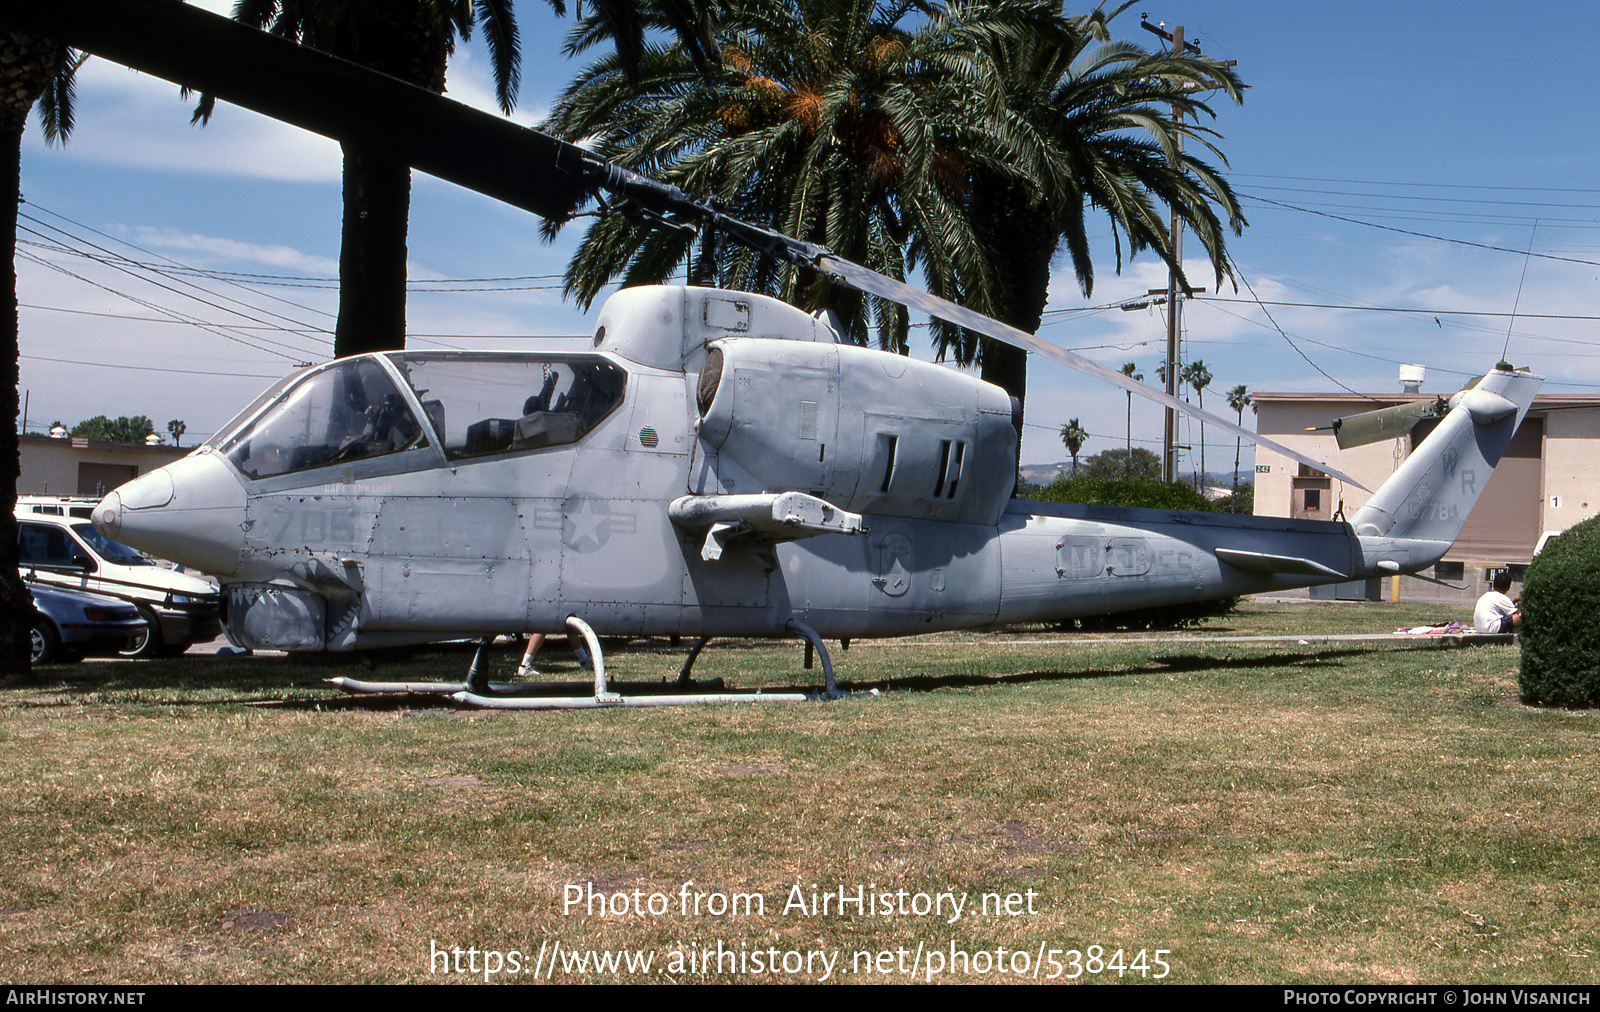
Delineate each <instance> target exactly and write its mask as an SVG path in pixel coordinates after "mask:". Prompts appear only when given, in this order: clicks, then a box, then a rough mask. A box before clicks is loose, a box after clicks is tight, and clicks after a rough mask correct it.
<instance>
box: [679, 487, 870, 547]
mask: <svg viewBox="0 0 1600 1012" xmlns="http://www.w3.org/2000/svg"><path fill="white" fill-rule="evenodd" d="M667 516H669V517H670V518H671V519H672V522H673V523H674V524H676V525H677V526H679V527H681V528H683V529H684V530H688V531H696V532H698V531H705V543H704V545H703V546H702V547H701V549H700V557H701V558H702V559H704V560H706V561H707V562H714V561H716V560H717V559H720V558H722V553H723V551H724V550H725V549H726V548H727V547H728V546H729V545H730V544H731V543H733V542H735V541H740V540H743V541H746V542H749V543H752V544H761V545H773V544H777V543H778V542H781V541H798V540H799V539H801V538H810V537H815V536H816V535H818V534H865V533H867V530H868V528H867V526H866V524H864V523H862V518H861V515H860V514H859V513H851V512H850V511H849V510H842V509H840V508H838V507H837V506H834V505H833V504H832V503H829V502H827V501H826V500H823V499H818V498H817V497H816V496H814V495H806V494H805V493H804V492H766V493H759V494H754V495H686V496H680V497H678V498H677V499H674V500H673V501H672V503H671V505H669V506H668V507H667Z"/></svg>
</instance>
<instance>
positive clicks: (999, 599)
mask: <svg viewBox="0 0 1600 1012" xmlns="http://www.w3.org/2000/svg"><path fill="white" fill-rule="evenodd" d="M594 345H595V347H594V350H593V351H591V352H584V353H572V354H560V353H552V354H543V353H522V352H513V353H478V352H426V353H424V352H394V353H388V354H384V355H375V356H362V357H358V358H354V359H346V360H340V361H338V362H333V363H329V364H327V365H325V366H320V367H316V368H313V369H310V370H307V371H305V372H304V373H301V374H297V375H296V376H294V377H291V378H289V379H287V380H285V381H282V382H280V383H279V384H277V385H276V386H275V387H274V388H272V389H271V390H269V391H268V392H267V393H266V394H264V395H263V396H262V397H261V398H259V399H258V400H257V402H256V403H255V404H254V405H252V406H251V407H250V408H248V409H246V411H245V412H243V413H241V414H240V415H239V416H238V417H237V418H236V419H235V420H234V422H232V423H230V424H229V425H228V426H227V427H225V428H224V429H223V430H222V431H221V432H220V433H219V434H218V436H217V437H215V438H214V439H213V440H212V441H210V442H208V443H207V444H206V445H205V446H204V447H202V448H200V449H199V450H198V451H197V452H196V453H194V454H192V455H190V456H189V457H186V458H184V459H182V460H180V461H177V462H175V463H173V464H172V465H169V466H168V467H166V468H163V469H161V470H160V471H157V472H152V473H151V474H148V475H145V476H142V477H140V478H139V479H136V480H135V481H134V482H132V483H130V484H128V485H126V486H123V487H122V488H121V489H118V490H117V491H116V492H114V493H112V494H111V495H110V496H107V498H106V499H105V501H104V502H103V503H102V504H101V505H100V506H99V507H97V508H96V509H95V511H94V521H95V523H96V525H97V526H99V527H101V529H102V530H104V531H105V532H106V533H107V534H109V535H111V536H113V537H116V538H118V539H119V540H122V541H124V542H126V543H128V544H131V545H133V546H135V547H138V548H141V549H143V550H145V551H148V552H151V553H152V554H156V555H160V556H163V557H166V558H170V559H173V560H175V561H178V562H182V563H184V564H185V565H189V566H192V567H195V568H199V569H202V570H205V571H207V572H210V573H213V574H215V575H216V576H217V577H218V578H219V579H221V580H222V582H223V584H224V586H225V588H226V589H227V592H228V596H229V607H228V626H229V633H230V635H231V636H232V637H233V639H234V640H235V641H236V642H239V643H241V644H243V645H248V646H255V647H278V648H283V649H290V650H349V649H359V648H363V647H368V646H381V645H390V644H399V643H407V642H420V641H426V640H432V639H440V638H447V637H450V636H461V635H471V634H483V633H494V632H524V631H541V632H554V631H557V630H560V629H562V628H563V626H564V623H565V622H566V619H567V617H568V616H571V615H576V616H578V617H579V618H581V619H583V620H584V621H585V622H587V623H589V625H590V626H592V627H593V629H594V630H596V631H597V632H599V633H601V634H602V635H669V634H682V635H689V636H698V635H718V636H763V635H780V634H783V633H784V631H785V630H786V628H787V626H788V623H789V622H790V621H791V620H797V621H799V622H803V623H805V624H806V625H808V626H810V627H811V628H812V629H814V630H816V632H817V633H819V634H820V635H822V636H825V637H830V638H837V637H852V638H853V637H883V636H900V635H907V634H912V633H918V632H926V631H931V630H938V629H955V628H971V627H981V626H987V625H993V624H997V623H1009V622H1019V621H1041V620H1059V619H1066V618H1071V617H1075V616H1083V615H1093V614H1103V613H1107V612H1115V611H1123V610H1128V609H1135V608H1143V607H1151V606H1156V605H1165V604H1173V603H1178V602H1184V601H1195V600H1204V599H1208V598H1216V597H1225V596H1233V595H1238V594H1245V593H1254V592H1260V591H1265V590H1272V589H1280V588H1285V587H1292V586H1305V585H1308V584H1313V583H1320V582H1333V581H1338V580H1347V579H1353V578H1359V577H1362V576H1372V575H1379V574H1382V573H1389V572H1402V571H1413V570H1415V569H1419V568H1422V567H1423V566H1426V565H1431V564H1432V563H1433V562H1434V561H1436V560H1437V559H1438V558H1439V557H1440V556H1442V555H1443V554H1444V551H1445V550H1446V549H1447V548H1448V547H1449V543H1450V540H1451V539H1453V537H1454V534H1453V533H1452V532H1450V531H1449V530H1448V529H1447V528H1448V525H1449V522H1454V523H1455V529H1457V530H1458V529H1459V521H1460V520H1463V519H1464V516H1465V510H1469V509H1470V508H1471V499H1475V497H1476V492H1477V490H1478V487H1479V486H1481V483H1482V481H1484V480H1487V474H1488V471H1489V470H1492V467H1493V461H1494V460H1495V459H1498V455H1499V450H1497V449H1495V447H1494V445H1492V444H1493V443H1494V439H1489V440H1488V443H1487V444H1486V443H1485V438H1486V433H1488V434H1489V435H1493V436H1494V438H1495V439H1498V438H1500V436H1499V435H1498V434H1497V433H1499V430H1500V429H1505V427H1506V423H1507V421H1508V419H1507V418H1506V413H1505V411H1503V410H1501V411H1500V413H1499V415H1494V410H1490V409H1488V408H1485V409H1483V410H1482V411H1480V415H1481V416H1482V418H1483V420H1484V421H1483V424H1482V425H1479V424H1477V423H1476V422H1474V421H1472V420H1471V419H1469V420H1468V421H1467V422H1466V423H1465V426H1466V427H1465V428H1464V429H1463V428H1462V426H1461V424H1457V425H1455V427H1454V429H1451V428H1450V425H1449V424H1448V420H1447V423H1446V424H1442V425H1441V426H1440V429H1441V430H1449V431H1453V432H1455V435H1454V436H1449V434H1448V432H1447V438H1452V439H1456V440H1457V441H1458V442H1459V443H1460V444H1461V445H1460V446H1456V445H1455V444H1451V448H1450V450H1449V453H1441V454H1437V455H1436V456H1439V457H1440V460H1441V461H1443V460H1444V459H1445V457H1449V460H1450V462H1451V463H1450V466H1451V468H1452V470H1451V471H1450V476H1449V477H1450V478H1451V479H1452V480H1453V479H1454V478H1455V477H1456V476H1457V475H1456V472H1457V470H1460V469H1461V461H1462V460H1464V459H1466V458H1464V457H1463V456H1462V454H1463V453H1473V452H1476V453H1479V454H1480V455H1481V456H1483V457H1485V458H1486V459H1484V460H1483V461H1482V463H1480V464H1479V465H1477V470H1476V472H1474V474H1473V476H1472V477H1471V479H1470V481H1468V480H1466V477H1465V476H1464V475H1463V476H1462V479H1463V480H1461V481H1459V482H1456V483H1455V484H1452V483H1451V481H1446V480H1443V479H1441V478H1440V477H1439V476H1437V475H1436V476H1435V477H1434V479H1433V484H1432V485H1429V484H1428V482H1427V481H1426V480H1421V479H1415V478H1413V479H1408V480H1410V481H1412V484H1413V485H1416V484H1419V483H1420V484H1421V485H1422V486H1423V487H1424V488H1425V489H1426V491H1425V493H1424V495H1423V497H1422V499H1418V497H1417V496H1415V495H1412V496H1411V497H1410V499H1407V498H1406V495H1405V494H1403V490H1402V492H1395V491H1392V490H1391V491H1389V493H1388V496H1387V498H1384V493H1383V490H1380V496H1379V498H1378V499H1375V500H1374V501H1375V502H1379V501H1382V502H1389V503H1390V511H1391V512H1392V513H1394V514H1395V515H1396V516H1398V517H1401V518H1402V519H1403V518H1404V517H1411V520H1410V521H1408V522H1406V523H1402V522H1401V521H1400V520H1396V519H1395V518H1393V517H1389V516H1388V515H1387V514H1385V515H1383V516H1379V517H1377V518H1376V519H1377V521H1378V522H1374V520H1373V518H1370V517H1369V518H1368V520H1367V521H1366V522H1364V523H1358V524H1357V525H1352V524H1344V523H1329V522H1317V521H1303V520H1283V519H1275V518H1265V517H1252V516H1246V517H1237V516H1228V515H1225V514H1210V513H1190V512H1182V511H1174V510H1141V509H1117V508H1109V507H1093V506H1073V505H1058V504H1047V503H1029V502H1023V501H1012V500H1010V499H1009V491H1010V486H1011V482H1012V478H1013V471H1012V468H1013V465H1014V460H1015V445H1016V444H1015V439H1016V429H1015V427H1014V424H1013V420H1012V405H1011V402H1010V400H1009V398H1007V397H1006V395H1005V394H1004V393H1003V392H1002V391H1000V390H998V388H995V387H992V386H989V385H987V384H984V383H982V382H980V381H978V380H977V379H975V378H973V377H970V376H967V375H964V374H962V373H959V372H956V371H953V370H949V369H945V368H943V367H940V366H937V365H933V364H930V363H925V362H919V361H915V360H911V359H908V358H905V357H903V356H897V355H892V354H889V353H885V352H880V351H874V350H870V349H866V348H860V347H857V346H854V345H850V344H844V343H840V342H839V341H838V340H837V338H836V336H835V334H834V333H833V331H832V330H831V329H830V328H829V326H828V324H827V322H826V320H825V319H824V318H822V317H812V316H808V315H806V314H805V313H803V312H801V311H799V310H796V309H794V308H793V307H790V306H787V305H785V304H783V303H781V302H777V301H775V300H771V299H766V298H763V297H761V296H754V295H747V294H743V293H731V292H720V291H714V290H708V289H692V288H667V287H652V288H642V289H631V290H628V291H625V292H623V293H619V295H617V296H614V297H613V298H612V299H611V300H610V301H609V302H608V303H607V305H606V306H605V307H604V309H603V310H602V312H601V314H600V319H599V323H598V327H597V331H596V335H595V341H594ZM1491 375H1492V376H1494V375H1497V374H1491ZM1505 375H1510V374H1505ZM1524 385H1526V384H1524ZM1532 385H1533V386H1534V387H1536V386H1537V380H1533V381H1532ZM1518 389H1519V390H1520V389H1521V388H1518ZM1485 396H1490V397H1492V396H1498V395H1488V394H1486V395H1485ZM1531 398H1532V392H1531V390H1529V391H1527V393H1526V397H1525V398H1521V397H1520V395H1519V400H1522V401H1524V402H1523V403H1520V404H1513V405H1512V406H1511V407H1512V414H1514V415H1515V416H1516V417H1515V418H1511V419H1509V425H1510V429H1508V430H1506V431H1505V432H1504V433H1503V436H1504V440H1505V441H1509V438H1510V431H1512V430H1514V428H1515V424H1516V421H1517V420H1518V419H1520V415H1521V412H1523V411H1526V408H1527V403H1526V401H1531ZM1485 403H1487V402H1485ZM1507 403H1508V404H1509V403H1510V402H1509V401H1508V402H1507ZM1491 407H1493V406H1491ZM1519 408H1520V410H1518V409H1519ZM1495 410H1499V409H1498V408H1496V409H1495ZM1491 415H1494V417H1492V418H1491V417H1490V416H1491ZM1491 430H1492V431H1491ZM1430 438H1433V437H1430ZM1469 444H1470V446H1469ZM1425 445H1426V444H1425ZM1500 449H1503V443H1502V444H1500ZM1451 454H1453V456H1451ZM1417 456H1423V454H1422V453H1421V451H1420V450H1419V453H1418V455H1417ZM1467 463H1468V464H1470V463H1471V461H1470V460H1469V461H1467ZM1417 466H1418V467H1422V466H1423V465H1422V464H1420V463H1419V464H1418V465H1417ZM1440 466H1441V467H1442V466H1443V464H1442V463H1441V464H1440ZM1436 470H1437V468H1436ZM1396 480H1399V479H1398V477H1397V479H1396ZM1456 485H1459V486H1460V490H1467V489H1468V486H1469V485H1470V486H1471V489H1470V491H1471V496H1470V498H1467V499H1465V500H1463V498H1462V496H1463V495H1465V492H1464V491H1462V493H1461V495H1458V494H1457V492H1458V491H1460V490H1458V489H1457V488H1456ZM1387 488H1388V486H1386V489H1387ZM1424 512H1426V513H1428V515H1430V516H1431V515H1433V514H1434V513H1437V514H1440V515H1441V516H1443V517H1444V521H1442V523H1443V526H1442V527H1441V526H1440V525H1439V524H1435V525H1434V526H1431V527H1430V526H1428V525H1427V524H1423V525H1422V527H1418V522H1417V521H1416V519H1415V516H1413V514H1416V515H1420V514H1421V513H1424ZM1453 514H1459V516H1453ZM1356 520H1357V521H1358V522H1360V521H1361V517H1360V516H1359V515H1358V517H1357V518H1356ZM1408 524H1409V526H1408ZM1397 525H1398V526H1404V527H1406V530H1405V532H1404V533H1406V534H1407V535H1408V537H1407V538H1406V539H1404V540H1399V539H1396V538H1394V537H1391V536H1389V535H1390V534H1391V533H1392V531H1391V528H1394V527H1396V526H1397ZM1357 526H1361V527H1362V530H1361V532H1360V533H1358V532H1357V529H1356V527H1357ZM1424 528H1425V529H1424Z"/></svg>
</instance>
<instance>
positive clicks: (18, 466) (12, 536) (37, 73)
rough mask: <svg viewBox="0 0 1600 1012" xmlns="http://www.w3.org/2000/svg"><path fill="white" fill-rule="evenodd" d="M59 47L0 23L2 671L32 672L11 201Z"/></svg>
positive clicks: (5, 674) (14, 206)
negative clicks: (0, 149)
mask: <svg viewBox="0 0 1600 1012" xmlns="http://www.w3.org/2000/svg"><path fill="white" fill-rule="evenodd" d="M65 52H66V51H65V50H64V49H62V48H61V47H60V46H57V45H56V44H55V43H53V42H50V41H49V40H47V39H39V38H35V37H33V36H31V35H24V34H20V33H17V32H9V31H5V30H3V29H0V130H3V131H4V138H5V139H4V142H3V143H4V146H5V147H4V150H5V153H4V154H3V155H0V161H3V162H4V163H5V166H4V168H3V169H0V177H3V178H0V230H4V234H5V237H6V242H7V243H9V244H10V246H11V252H10V253H9V254H7V255H6V258H5V259H6V279H5V285H6V291H5V298H4V300H3V301H4V303H5V308H4V310H3V311H0V329H3V330H4V332H5V336H6V347H5V349H4V350H3V351H0V415H3V417H5V418H9V419H10V420H11V424H10V425H0V430H3V431H0V677H21V678H31V677H33V671H32V659H31V655H32V650H31V649H30V646H31V644H30V642H29V640H30V634H31V630H32V627H33V595H31V594H29V593H28V588H27V587H26V586H24V585H23V582H22V573H21V571H20V570H19V569H18V568H17V563H18V559H17V521H16V517H15V516H14V515H13V514H14V513H15V512H16V508H17V478H18V477H19V476H20V475H21V473H22V462H21V459H20V458H19V456H18V452H19V449H18V441H17V408H18V403H17V380H18V378H19V376H18V371H17V353H18V343H17V263H16V260H17V202H18V201H19V200H20V199H21V197H22V131H23V128H24V127H25V126H27V123H28V112H29V111H30V110H31V109H32V108H33V104H34V103H35V102H37V101H38V100H39V96H40V95H41V94H43V93H44V89H45V87H46V85H47V84H48V83H49V81H50V76H51V74H53V73H54V72H55V70H56V68H57V67H58V66H59V63H60V60H61V59H62V58H63V57H64V55H65Z"/></svg>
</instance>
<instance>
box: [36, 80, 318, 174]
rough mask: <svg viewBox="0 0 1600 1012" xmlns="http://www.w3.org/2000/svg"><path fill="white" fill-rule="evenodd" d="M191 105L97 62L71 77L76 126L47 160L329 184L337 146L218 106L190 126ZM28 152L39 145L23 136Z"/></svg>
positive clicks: (166, 86)
mask: <svg viewBox="0 0 1600 1012" xmlns="http://www.w3.org/2000/svg"><path fill="white" fill-rule="evenodd" d="M194 102H195V97H194V96H192V95H191V96H190V97H189V99H188V100H187V101H186V100H184V99H182V98H181V97H180V96H179V90H178V87H177V86H176V85H174V84H170V83H168V82H166V81H163V80H161V79H160V78H156V77H150V76H149V75H146V74H139V73H135V72H134V71H131V70H128V69H126V68H125V67H121V66H119V65H117V64H114V63H110V62H107V61H105V60H90V61H89V62H88V63H86V64H84V67H83V69H82V70H81V71H79V77H78V116H77V125H76V127H75V128H74V130H73V133H72V137H71V139H70V141H69V142H68V143H67V144H66V145H65V146H64V148H63V149H62V150H60V151H58V152H55V153H54V155H55V157H64V158H68V159H72V160H81V161H92V162H98V163H102V164H108V165H118V166H126V167H134V168H142V169H156V170H165V171H173V172H184V173H200V174H205V175H216V176H234V177H245V178H254V179H273V180H285V181H293V182H328V181H337V180H338V179H339V176H340V169H341V166H342V164H343V159H342V156H341V154H340V151H339V145H338V144H336V143H334V142H333V141H331V140H328V139H327V138H324V137H319V136H317V135H315V134H310V133H307V132H305V131H304V130H298V129H296V128H294V127H291V126H288V125H287V124H284V123H279V122H277V121H275V120H272V119H268V118H267V117H265V116H258V115H256V114H255V113H252V112H248V111H246V110H244V109H240V108H238V107H236V106H229V105H226V104H219V105H218V106H217V111H216V114H215V115H214V116H213V117H212V118H211V122H210V124H209V125H207V126H204V127H201V126H198V125H191V124H190V122H189V117H190V115H191V114H192V112H193V111H194ZM29 136H30V146H31V147H32V148H33V149H34V150H35V151H37V150H38V149H39V148H40V147H42V142H41V141H40V140H39V139H38V137H37V135H36V134H34V133H32V132H30V134H29Z"/></svg>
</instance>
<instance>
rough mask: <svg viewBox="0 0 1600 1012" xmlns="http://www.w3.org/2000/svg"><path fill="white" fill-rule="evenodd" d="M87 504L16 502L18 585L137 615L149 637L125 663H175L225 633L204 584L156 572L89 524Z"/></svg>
mask: <svg viewBox="0 0 1600 1012" xmlns="http://www.w3.org/2000/svg"><path fill="white" fill-rule="evenodd" d="M93 505H94V504H93V503H92V502H88V501H86V500H70V499H54V500H52V499H46V498H41V497H37V496H30V497H27V498H20V497H19V499H18V501H17V510H16V514H15V516H16V519H17V555H18V559H19V561H20V563H21V568H22V575H23V578H24V579H26V580H29V581H31V582H33V583H40V584H48V585H50V586H54V587H62V588H65V589H68V590H81V591H88V592H89V593H92V594H102V595H105V596H107V597H114V598H119V599H121V600H123V601H126V602H128V603H130V604H132V605H133V606H134V607H135V608H137V609H138V612H139V616H140V617H141V618H143V619H144V621H145V624H146V632H145V633H144V634H143V635H141V636H140V637H138V639H137V641H136V642H133V643H130V644H129V645H128V646H127V647H126V649H124V650H123V651H122V653H123V655H124V656H128V657H154V656H172V655H176V654H180V653H182V652H183V651H185V650H187V649H188V648H189V646H190V645H191V644H193V643H204V642H206V641H208V640H211V639H214V638H216V636H217V634H218V633H220V632H221V631H222V595H221V594H220V593H218V591H217V585H216V583H215V581H213V580H211V579H210V578H208V577H200V576H196V575H194V574H192V573H182V572H177V571H174V570H171V569H168V568H166V567H164V566H161V565H158V564H157V563H156V562H154V561H153V560H151V559H149V558H147V557H145V556H143V555H141V554H139V553H138V552H136V551H134V550H133V549H132V548H129V547H128V546H127V545H124V544H122V543H121V542H119V541H115V540H113V539H111V538H108V537H106V536H105V535H104V534H101V533H100V532H99V531H97V530H95V529H94V526H93V525H91V524H90V523H89V520H88V514H89V511H90V510H91V509H92V508H93Z"/></svg>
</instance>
